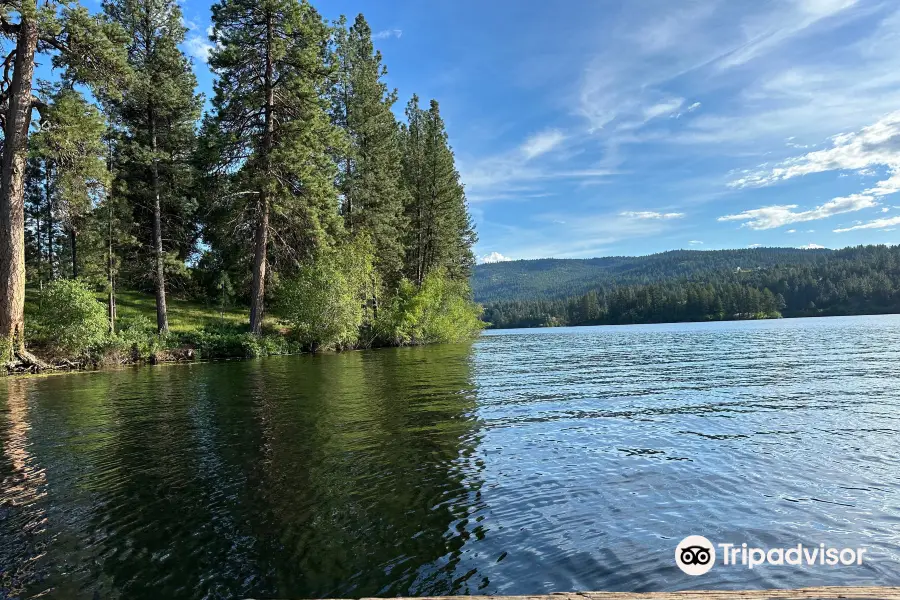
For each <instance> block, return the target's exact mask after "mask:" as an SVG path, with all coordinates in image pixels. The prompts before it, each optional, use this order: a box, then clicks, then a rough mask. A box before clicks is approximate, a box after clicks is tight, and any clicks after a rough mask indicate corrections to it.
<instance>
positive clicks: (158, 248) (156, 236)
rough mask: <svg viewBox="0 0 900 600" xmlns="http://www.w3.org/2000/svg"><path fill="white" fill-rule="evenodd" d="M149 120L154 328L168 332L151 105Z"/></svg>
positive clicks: (160, 206)
mask: <svg viewBox="0 0 900 600" xmlns="http://www.w3.org/2000/svg"><path fill="white" fill-rule="evenodd" d="M147 117H148V119H149V122H150V150H151V151H152V152H153V159H152V161H151V165H152V168H151V171H152V172H151V176H152V179H153V250H154V252H153V254H154V260H155V271H156V273H155V275H156V277H155V278H156V329H157V331H158V332H159V333H168V332H169V315H168V313H167V311H166V270H165V265H166V263H165V255H164V254H163V243H162V203H161V202H160V193H159V159H158V158H157V156H156V149H157V144H156V117H155V115H154V114H153V105H152V104H151V105H150V107H149V108H148V110H147Z"/></svg>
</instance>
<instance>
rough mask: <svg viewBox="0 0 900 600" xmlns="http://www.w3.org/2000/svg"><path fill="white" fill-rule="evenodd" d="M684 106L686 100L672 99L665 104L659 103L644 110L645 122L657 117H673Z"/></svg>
mask: <svg viewBox="0 0 900 600" xmlns="http://www.w3.org/2000/svg"><path fill="white" fill-rule="evenodd" d="M683 104H684V98H670V99H668V100H664V101H663V102H658V103H657V104H653V105H651V106H648V107H647V108H645V109H644V120H645V121H649V120H650V119H655V118H656V117H661V116H664V115H671V114H673V113H675V112H677V111H678V109H679V108H681V106H682V105H683Z"/></svg>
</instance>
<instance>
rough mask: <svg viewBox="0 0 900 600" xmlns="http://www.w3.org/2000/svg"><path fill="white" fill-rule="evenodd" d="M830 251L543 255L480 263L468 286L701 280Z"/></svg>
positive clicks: (543, 294) (539, 290)
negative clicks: (597, 256) (678, 279)
mask: <svg viewBox="0 0 900 600" xmlns="http://www.w3.org/2000/svg"><path fill="white" fill-rule="evenodd" d="M831 253H832V251H831V250H826V249H821V250H801V249H798V248H748V249H742V250H709V251H701V250H673V251H670V252H662V253H659V254H651V255H648V256H607V257H602V258H586V259H558V258H542V259H538V260H516V261H509V262H500V263H492V264H484V265H478V267H477V268H476V269H475V274H474V277H473V278H472V289H473V290H474V292H475V300H476V301H478V302H497V301H502V300H537V299H547V298H567V297H569V296H574V295H578V294H583V293H584V292H587V291H588V290H591V289H595V288H597V287H598V286H603V285H630V284H641V283H652V282H655V281H663V280H666V279H671V278H678V277H687V278H698V279H701V280H702V279H703V276H704V275H706V274H709V273H713V272H718V271H722V270H735V269H742V270H748V269H757V268H761V267H763V268H764V267H773V266H777V265H803V264H811V263H815V262H817V261H820V260H822V259H824V258H826V257H828V256H829V255H830V254H831Z"/></svg>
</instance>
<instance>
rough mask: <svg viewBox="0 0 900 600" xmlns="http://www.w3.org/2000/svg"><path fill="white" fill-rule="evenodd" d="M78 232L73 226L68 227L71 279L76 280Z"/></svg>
mask: <svg viewBox="0 0 900 600" xmlns="http://www.w3.org/2000/svg"><path fill="white" fill-rule="evenodd" d="M77 236H78V232H77V231H75V226H74V225H72V226H71V227H69V242H70V243H71V245H72V279H78V240H77Z"/></svg>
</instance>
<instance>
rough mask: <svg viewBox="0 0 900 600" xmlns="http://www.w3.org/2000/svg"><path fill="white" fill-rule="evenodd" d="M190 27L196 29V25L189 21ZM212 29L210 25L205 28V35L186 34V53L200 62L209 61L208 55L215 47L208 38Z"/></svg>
mask: <svg viewBox="0 0 900 600" xmlns="http://www.w3.org/2000/svg"><path fill="white" fill-rule="evenodd" d="M190 29H191V30H196V29H197V26H196V25H195V24H194V23H191V27H190ZM212 31H213V30H212V27H209V28H207V30H206V35H202V34H199V33H192V34H190V35H188V36H187V38H186V39H185V41H184V46H185V48H186V50H187V53H188V54H190V55H191V56H193V57H194V58H196V59H198V60H200V61H201V62H204V63H205V62H209V55H210V54H211V53H212V51H213V50H214V49H215V46H214V45H213V43H212V42H211V41H210V40H209V38H210V36H211V35H212Z"/></svg>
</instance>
